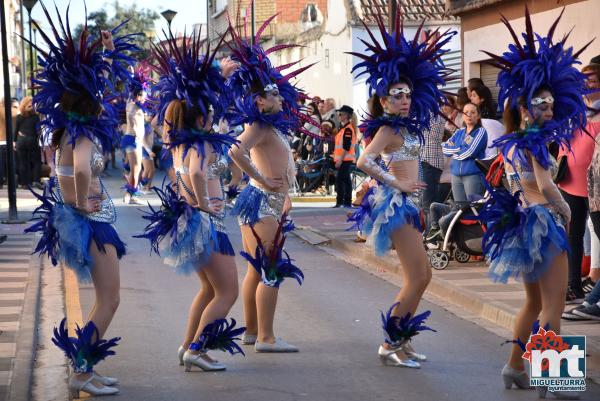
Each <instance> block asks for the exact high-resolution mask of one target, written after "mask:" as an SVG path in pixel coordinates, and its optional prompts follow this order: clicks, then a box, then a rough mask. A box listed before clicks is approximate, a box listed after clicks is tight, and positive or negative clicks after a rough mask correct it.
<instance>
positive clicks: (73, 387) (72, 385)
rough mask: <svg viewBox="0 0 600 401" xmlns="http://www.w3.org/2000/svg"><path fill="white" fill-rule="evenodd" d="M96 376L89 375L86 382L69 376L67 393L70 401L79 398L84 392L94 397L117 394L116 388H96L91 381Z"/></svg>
mask: <svg viewBox="0 0 600 401" xmlns="http://www.w3.org/2000/svg"><path fill="white" fill-rule="evenodd" d="M95 377H96V376H94V375H91V376H90V378H89V379H87V380H79V379H77V378H75V377H74V376H71V378H70V379H69V393H70V395H71V399H74V398H79V393H80V392H81V391H84V392H86V393H88V394H90V395H92V396H94V397H96V396H99V395H114V394H117V393H118V392H119V389H118V388H116V387H110V386H104V387H96V386H95V385H94V383H92V380H94V378H95Z"/></svg>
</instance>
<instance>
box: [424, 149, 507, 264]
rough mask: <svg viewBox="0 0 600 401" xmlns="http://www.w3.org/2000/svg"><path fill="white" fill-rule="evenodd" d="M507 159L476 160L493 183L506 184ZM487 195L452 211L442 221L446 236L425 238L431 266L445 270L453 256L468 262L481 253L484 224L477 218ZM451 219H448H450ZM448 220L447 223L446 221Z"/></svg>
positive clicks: (457, 259) (493, 185) (489, 182)
mask: <svg viewBox="0 0 600 401" xmlns="http://www.w3.org/2000/svg"><path fill="white" fill-rule="evenodd" d="M503 164H504V160H503V159H502V155H498V156H497V157H496V158H495V159H493V160H489V161H487V160H483V161H480V160H477V165H478V167H479V169H480V170H481V171H482V172H483V173H484V174H485V179H486V181H487V182H488V184H489V185H491V186H492V187H499V186H505V187H506V186H507V182H506V177H505V175H504V168H503ZM485 200H486V198H483V199H481V200H478V201H475V202H470V203H465V204H462V205H458V210H456V211H454V212H452V213H453V215H452V216H451V218H450V216H449V217H447V218H445V219H444V221H442V222H441V223H440V228H441V232H443V233H445V235H443V237H441V236H439V235H438V236H436V237H434V238H428V239H427V240H426V241H425V248H426V251H427V256H428V257H429V262H430V263H431V266H432V267H433V268H434V269H436V270H443V269H445V268H446V267H448V265H449V264H450V260H451V259H454V260H456V261H457V262H459V263H467V262H468V261H469V260H470V259H471V256H482V255H483V252H482V248H483V247H482V242H483V235H484V233H485V226H484V225H482V224H481V223H480V222H479V221H477V220H475V218H474V216H477V215H478V210H480V209H481V208H482V207H483V204H484V203H485ZM448 222H449V223H448ZM444 223H446V224H444Z"/></svg>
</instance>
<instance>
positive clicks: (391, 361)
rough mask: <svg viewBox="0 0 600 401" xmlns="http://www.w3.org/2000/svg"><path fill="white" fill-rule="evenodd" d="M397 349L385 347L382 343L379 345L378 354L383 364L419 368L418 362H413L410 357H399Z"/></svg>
mask: <svg viewBox="0 0 600 401" xmlns="http://www.w3.org/2000/svg"><path fill="white" fill-rule="evenodd" d="M397 351H398V348H396V349H386V348H385V347H384V346H383V345H380V346H379V351H378V354H379V359H380V360H381V363H382V364H384V365H391V366H399V367H403V368H412V369H419V368H420V367H421V364H420V363H419V362H415V361H413V360H412V359H400V357H399V356H398V354H396V352H397Z"/></svg>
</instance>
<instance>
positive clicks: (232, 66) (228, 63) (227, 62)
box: [221, 57, 240, 78]
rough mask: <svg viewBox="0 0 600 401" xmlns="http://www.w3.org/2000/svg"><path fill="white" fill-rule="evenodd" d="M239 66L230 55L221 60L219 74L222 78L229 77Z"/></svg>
mask: <svg viewBox="0 0 600 401" xmlns="http://www.w3.org/2000/svg"><path fill="white" fill-rule="evenodd" d="M239 66H240V63H238V62H237V61H233V60H232V59H231V58H230V57H227V58H224V59H223V60H221V75H223V78H229V76H230V75H231V74H233V73H234V72H235V70H237V69H238V68H239Z"/></svg>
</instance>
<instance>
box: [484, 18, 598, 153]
mask: <svg viewBox="0 0 600 401" xmlns="http://www.w3.org/2000/svg"><path fill="white" fill-rule="evenodd" d="M563 13H564V8H563V10H562V12H561V13H560V15H559V16H558V18H557V19H556V20H555V21H554V23H553V24H552V26H551V27H550V29H549V30H548V33H547V35H546V36H541V35H538V34H537V33H535V32H533V28H532V23H531V16H530V14H529V9H528V8H527V6H526V7H525V26H526V32H524V33H522V35H521V36H522V38H523V40H524V43H521V40H519V37H518V35H517V34H516V32H515V31H514V28H513V27H512V26H511V24H510V22H509V21H508V19H507V18H506V17H504V16H502V19H501V20H502V22H503V23H504V25H506V27H507V28H508V30H509V31H510V33H511V36H512V38H513V40H514V43H511V44H510V45H509V46H508V50H507V51H506V52H504V53H503V54H502V55H501V56H499V55H496V54H492V53H489V52H486V51H484V53H486V54H487V55H489V56H490V57H491V58H492V60H491V61H489V62H488V63H489V64H491V65H494V66H495V67H497V68H499V69H500V72H499V73H498V80H497V85H498V86H499V87H500V91H499V95H498V103H499V104H504V102H505V101H506V100H508V101H509V105H510V106H511V107H512V108H517V107H518V106H519V104H518V102H519V99H521V98H522V99H523V100H525V104H526V105H527V108H528V109H529V111H530V112H531V99H532V97H533V94H534V93H535V92H536V91H537V90H538V89H539V88H540V87H542V86H547V87H549V88H550V90H551V92H552V96H553V97H554V108H553V110H554V116H553V119H554V120H555V121H557V122H558V124H559V125H560V132H559V133H558V135H559V136H560V137H566V138H567V139H568V138H570V135H571V134H572V132H573V131H574V130H575V129H576V128H584V127H585V125H586V106H585V103H584V101H583V95H585V94H587V93H590V89H588V88H587V86H586V83H585V81H586V76H585V75H584V74H582V73H581V72H579V71H578V70H577V69H576V68H575V65H577V64H580V63H581V62H580V61H579V60H578V57H579V55H580V54H581V53H582V52H583V51H584V50H585V49H586V48H587V47H588V46H589V44H590V43H591V42H592V41H593V39H592V40H591V41H590V42H588V43H587V44H586V45H585V46H584V47H583V48H582V49H580V50H579V51H577V52H574V50H573V47H568V48H567V47H566V46H565V42H566V39H567V37H568V35H566V36H565V37H564V38H563V39H562V40H560V41H558V42H555V41H554V31H555V29H556V26H557V25H558V22H559V21H560V19H561V17H562V15H563ZM536 45H537V46H536ZM563 141H564V140H561V142H563Z"/></svg>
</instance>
